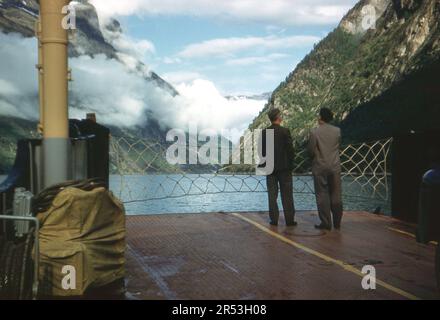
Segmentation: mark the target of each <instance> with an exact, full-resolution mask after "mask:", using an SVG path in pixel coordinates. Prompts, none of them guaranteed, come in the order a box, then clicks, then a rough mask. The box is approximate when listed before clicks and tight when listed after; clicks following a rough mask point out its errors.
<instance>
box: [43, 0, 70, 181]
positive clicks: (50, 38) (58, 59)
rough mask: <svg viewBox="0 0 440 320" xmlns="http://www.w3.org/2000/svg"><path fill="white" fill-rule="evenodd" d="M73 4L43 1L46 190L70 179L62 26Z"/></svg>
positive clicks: (62, 0)
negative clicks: (66, 12)
mask: <svg viewBox="0 0 440 320" xmlns="http://www.w3.org/2000/svg"><path fill="white" fill-rule="evenodd" d="M69 2H70V0H40V24H41V33H40V44H41V49H40V50H41V51H40V53H41V57H40V59H41V62H42V68H41V70H40V72H42V82H40V89H41V87H42V96H40V102H41V103H42V104H43V107H42V111H43V112H42V118H41V119H42V125H43V128H42V129H43V138H44V140H43V157H44V159H43V163H44V167H43V172H44V173H43V177H44V186H45V187H48V186H51V185H53V184H56V183H60V182H64V181H66V180H68V178H69V149H70V141H69V123H68V119H69V116H68V105H67V104H68V60H67V59H68V56H67V49H68V48H67V46H68V35H67V30H66V29H65V28H63V25H62V22H63V19H64V17H65V14H63V8H64V7H65V6H67V5H68V4H69Z"/></svg>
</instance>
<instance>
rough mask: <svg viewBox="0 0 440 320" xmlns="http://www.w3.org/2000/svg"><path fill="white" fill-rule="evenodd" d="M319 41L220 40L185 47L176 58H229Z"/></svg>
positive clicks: (303, 38)
mask: <svg viewBox="0 0 440 320" xmlns="http://www.w3.org/2000/svg"><path fill="white" fill-rule="evenodd" d="M319 40H320V38H319V37H315V36H289V37H278V36H267V37H244V38H238V37H234V38H220V39H211V40H207V41H203V42H200V43H193V44H190V45H188V46H186V47H185V48H184V49H183V50H182V51H181V52H179V53H178V56H179V57H181V58H201V57H231V56H232V55H233V54H235V53H237V52H240V51H245V50H250V49H259V50H261V49H271V50H274V49H288V48H303V47H308V46H311V45H313V44H314V43H316V42H318V41H319Z"/></svg>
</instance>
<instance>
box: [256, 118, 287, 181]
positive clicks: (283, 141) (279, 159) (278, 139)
mask: <svg viewBox="0 0 440 320" xmlns="http://www.w3.org/2000/svg"><path fill="white" fill-rule="evenodd" d="M267 129H272V130H274V150H273V152H274V170H273V171H274V173H277V172H282V171H292V170H293V169H294V159H295V153H294V150H293V141H292V136H291V134H290V130H289V129H287V128H284V127H281V126H279V125H271V126H270V127H268V128H267ZM267 129H264V130H263V132H262V135H263V141H262V154H263V156H266V152H267V151H269V152H270V150H267V147H266V130H267ZM260 166H264V164H262V165H260Z"/></svg>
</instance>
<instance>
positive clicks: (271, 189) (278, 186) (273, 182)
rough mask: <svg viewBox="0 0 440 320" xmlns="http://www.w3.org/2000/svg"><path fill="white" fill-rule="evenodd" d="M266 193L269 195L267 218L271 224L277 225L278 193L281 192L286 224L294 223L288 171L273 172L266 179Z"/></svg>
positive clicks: (293, 207) (290, 174) (291, 187)
mask: <svg viewBox="0 0 440 320" xmlns="http://www.w3.org/2000/svg"><path fill="white" fill-rule="evenodd" d="M266 183H267V192H268V195H269V216H270V220H271V222H273V223H278V218H279V216H280V212H279V210H278V203H277V200H278V191H281V201H282V203H283V209H284V218H285V219H286V223H287V224H292V223H293V222H294V221H295V206H294V203H293V181H292V173H291V172H290V171H281V172H274V173H273V174H271V175H270V176H267V177H266Z"/></svg>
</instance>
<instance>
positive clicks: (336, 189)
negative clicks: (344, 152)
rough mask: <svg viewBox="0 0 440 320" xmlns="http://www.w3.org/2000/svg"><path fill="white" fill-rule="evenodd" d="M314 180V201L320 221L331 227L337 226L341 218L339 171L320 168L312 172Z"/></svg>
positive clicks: (339, 224)
mask: <svg viewBox="0 0 440 320" xmlns="http://www.w3.org/2000/svg"><path fill="white" fill-rule="evenodd" d="M313 178H314V182H315V193H316V203H317V206H318V213H319V218H320V219H321V223H322V224H323V225H324V226H326V227H328V228H331V226H332V215H333V226H334V227H335V228H339V227H340V226H341V220H342V214H343V212H342V190H341V173H340V172H339V171H331V170H322V171H321V172H319V173H314V174H313Z"/></svg>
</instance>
